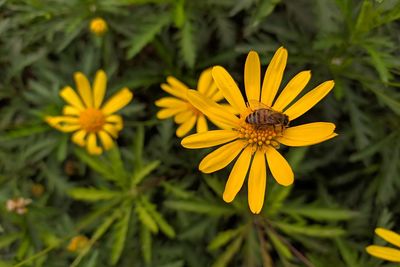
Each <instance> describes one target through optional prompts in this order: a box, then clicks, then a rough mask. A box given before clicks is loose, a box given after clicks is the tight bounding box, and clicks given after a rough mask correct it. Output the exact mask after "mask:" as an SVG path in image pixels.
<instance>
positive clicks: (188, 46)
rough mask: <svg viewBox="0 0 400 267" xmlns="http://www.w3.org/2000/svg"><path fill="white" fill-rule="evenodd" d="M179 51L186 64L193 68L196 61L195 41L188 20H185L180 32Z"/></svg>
mask: <svg viewBox="0 0 400 267" xmlns="http://www.w3.org/2000/svg"><path fill="white" fill-rule="evenodd" d="M179 41H180V42H179V44H180V52H181V55H182V59H183V61H184V62H185V64H186V66H188V67H189V68H193V66H194V63H195V61H196V49H197V48H196V43H195V40H194V33H193V29H192V24H191V22H190V20H188V19H187V20H186V21H185V24H184V25H183V28H182V29H181V32H180V40H179Z"/></svg>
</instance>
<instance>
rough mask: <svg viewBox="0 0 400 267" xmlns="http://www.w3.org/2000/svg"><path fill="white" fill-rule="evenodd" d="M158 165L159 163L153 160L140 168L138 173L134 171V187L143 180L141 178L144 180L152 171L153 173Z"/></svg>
mask: <svg viewBox="0 0 400 267" xmlns="http://www.w3.org/2000/svg"><path fill="white" fill-rule="evenodd" d="M158 165H160V161H158V160H155V161H152V162H150V163H149V164H147V165H145V166H143V167H142V168H140V170H138V171H136V170H135V172H134V173H133V175H132V183H133V184H134V185H137V184H139V183H140V182H141V181H142V180H143V178H145V177H146V176H147V175H149V174H150V173H151V172H152V171H154V170H155V169H156V168H157V167H158Z"/></svg>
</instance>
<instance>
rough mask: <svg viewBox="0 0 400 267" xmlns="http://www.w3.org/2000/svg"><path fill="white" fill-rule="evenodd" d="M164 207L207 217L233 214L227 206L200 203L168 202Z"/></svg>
mask: <svg viewBox="0 0 400 267" xmlns="http://www.w3.org/2000/svg"><path fill="white" fill-rule="evenodd" d="M164 204H165V206H167V207H169V208H172V209H176V210H182V211H190V212H195V213H204V214H208V215H229V214H232V213H234V210H233V209H232V208H231V207H229V206H227V205H224V206H222V205H217V204H215V203H207V202H205V201H204V202H200V201H182V200H176V201H174V200H170V201H166V202H165V203H164Z"/></svg>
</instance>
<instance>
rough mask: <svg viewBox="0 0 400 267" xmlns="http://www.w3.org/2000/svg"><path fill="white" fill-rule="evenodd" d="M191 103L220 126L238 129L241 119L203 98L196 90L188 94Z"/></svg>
mask: <svg viewBox="0 0 400 267" xmlns="http://www.w3.org/2000/svg"><path fill="white" fill-rule="evenodd" d="M187 97H188V100H189V101H190V103H191V104H192V105H193V106H194V107H195V108H197V109H198V110H200V111H201V112H202V113H203V114H205V115H206V116H207V117H208V118H209V119H210V120H211V121H213V122H214V121H215V122H218V123H219V125H218V126H222V127H223V128H226V129H232V128H236V127H237V125H238V124H239V118H238V117H236V116H235V115H234V114H232V113H229V112H228V111H226V110H225V109H224V108H223V107H221V106H220V105H218V104H217V103H215V102H213V101H212V100H210V99H209V98H207V97H205V96H203V95H202V94H201V93H199V92H197V91H195V90H189V91H188V94H187Z"/></svg>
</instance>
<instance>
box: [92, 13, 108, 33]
mask: <svg viewBox="0 0 400 267" xmlns="http://www.w3.org/2000/svg"><path fill="white" fill-rule="evenodd" d="M107 28H108V27H107V22H106V21H105V20H104V19H103V18H100V17H97V18H94V19H92V20H91V21H90V31H91V32H92V33H94V34H96V35H97V36H101V35H103V34H104V33H106V32H107Z"/></svg>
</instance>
